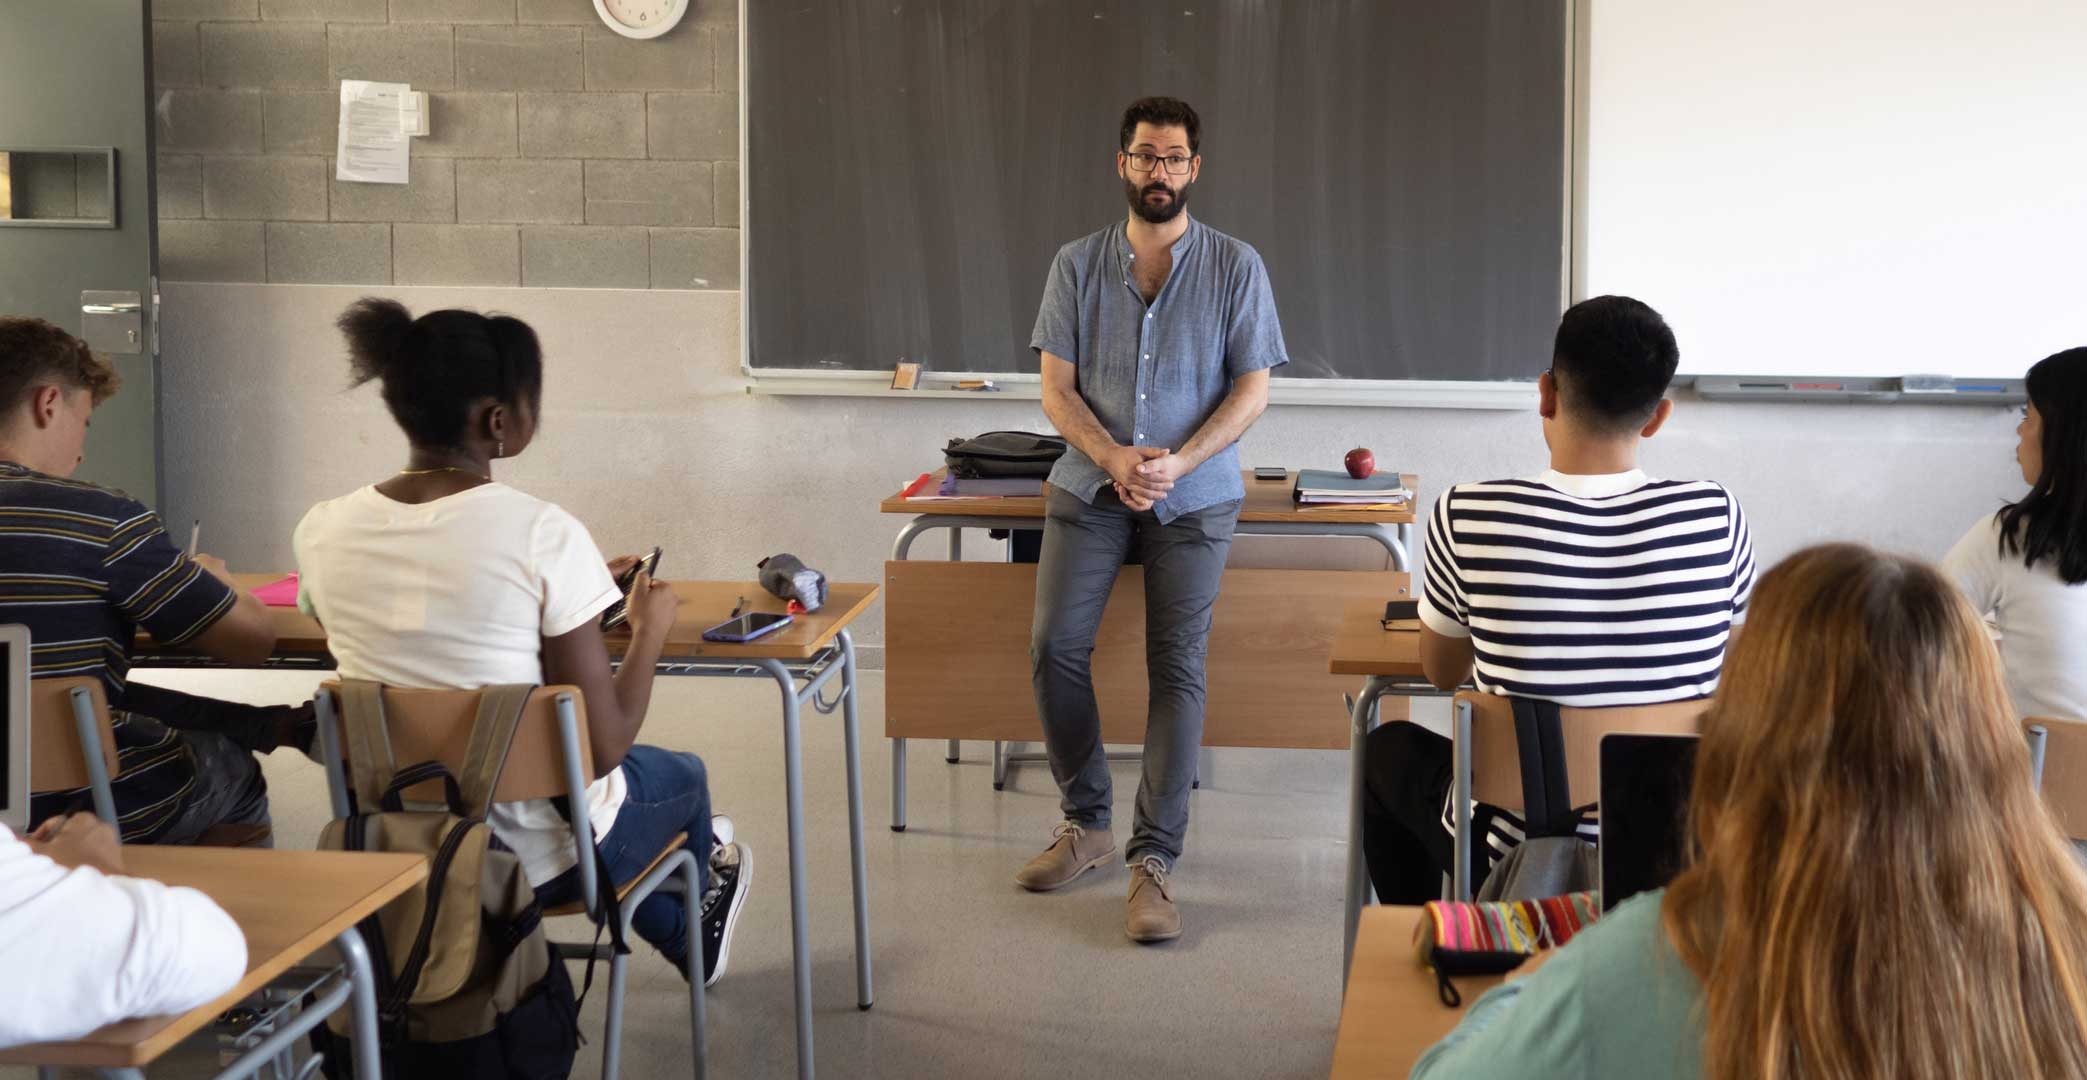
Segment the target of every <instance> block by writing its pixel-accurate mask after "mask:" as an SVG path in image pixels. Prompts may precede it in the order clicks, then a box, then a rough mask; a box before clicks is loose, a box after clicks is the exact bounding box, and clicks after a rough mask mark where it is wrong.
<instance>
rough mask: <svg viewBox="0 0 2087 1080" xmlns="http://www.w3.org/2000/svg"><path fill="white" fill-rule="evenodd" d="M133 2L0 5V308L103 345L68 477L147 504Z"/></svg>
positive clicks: (147, 366) (147, 70)
mask: <svg viewBox="0 0 2087 1080" xmlns="http://www.w3.org/2000/svg"><path fill="white" fill-rule="evenodd" d="M151 40H152V23H151V13H150V12H149V11H148V10H147V2H146V0H62V2H59V0H51V2H44V0H37V2H34V3H26V2H17V0H7V2H5V3H0V158H4V162H0V314H8V315H34V316H37V317H39V318H43V319H48V320H50V321H51V322H53V323H56V324H57V325H59V326H61V327H64V328H65V329H66V330H69V331H71V332H72V333H75V334H78V335H80V336H81V337H83V338H85V339H86V340H87V343H88V344H89V345H91V346H93V347H94V348H95V349H96V350H98V351H100V352H102V353H104V354H106V355H107V356H108V357H109V359H110V360H111V361H113V362H114V363H115V365H116V370H117V371H118V372H119V373H121V374H122V376H123V388H122V389H121V390H119V391H118V392H117V394H116V396H115V397H113V398H111V399H109V401H108V402H107V403H105V404H103V405H102V407H101V408H99V409H97V410H95V413H94V425H93V427H92V428H91V429H90V430H89V431H88V434H87V450H86V457H87V461H86V464H84V465H82V466H80V471H79V477H80V478H81V479H83V480H92V481H94V482H95V483H99V484H107V485H110V486H112V487H118V488H122V489H123V490H125V491H128V492H130V493H131V494H132V495H134V496H136V497H138V498H139V499H142V500H144V501H145V502H146V503H148V504H151V505H155V506H156V505H158V502H159V372H158V354H159V348H158V334H157V332H156V329H157V325H156V324H157V319H156V316H157V314H158V307H159V298H158V295H157V294H158V279H157V278H156V277H155V273H156V267H157V259H158V249H157V244H156V242H155V229H154V221H155V216H154V207H153V204H152V171H153V169H152V165H153V162H152V136H153V132H152V48H151Z"/></svg>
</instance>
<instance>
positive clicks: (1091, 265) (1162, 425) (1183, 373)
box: [1029, 219, 1290, 521]
mask: <svg viewBox="0 0 2087 1080" xmlns="http://www.w3.org/2000/svg"><path fill="white" fill-rule="evenodd" d="M1173 255H1174V266H1173V269H1172V271H1171V272H1169V273H1168V275H1167V283H1166V284H1165V285H1164V286H1162V287H1161V288H1160V291H1159V297H1158V298H1157V299H1155V300H1154V301H1153V302H1152V303H1151V304H1150V305H1147V304H1146V303H1145V298H1144V296H1143V295H1142V294H1140V293H1139V292H1138V286H1137V283H1136V281H1135V280H1134V279H1133V278H1132V276H1131V266H1132V263H1133V262H1134V256H1133V255H1132V253H1131V247H1130V238H1129V237H1128V236H1127V235H1126V234H1125V232H1124V223H1123V222H1120V221H1119V222H1117V223H1115V224H1113V225H1110V226H1109V227H1108V228H1105V229H1102V230H1101V231H1099V232H1095V233H1092V234H1090V235H1087V236H1084V237H1081V238H1080V239H1078V240H1075V241H1073V242H1072V243H1069V244H1067V245H1065V246H1064V247H1062V248H1060V249H1059V250H1058V257H1057V258H1056V259H1054V260H1052V262H1051V276H1050V278H1049V280H1047V281H1046V282H1045V283H1044V296H1043V304H1042V307H1041V308H1040V309H1039V310H1038V311H1037V313H1036V331H1035V333H1033V334H1032V335H1031V336H1030V340H1029V347H1030V348H1032V349H1036V350H1038V351H1039V352H1048V353H1051V354H1052V355H1054V356H1057V357H1058V358H1060V359H1062V360H1066V361H1068V362H1070V363H1071V364H1073V365H1074V366H1075V367H1077V368H1078V369H1079V373H1078V377H1079V389H1080V397H1081V398H1083V399H1085V400H1086V402H1087V407H1088V408H1089V409H1092V410H1093V411H1094V417H1095V419H1096V420H1099V421H1101V425H1102V427H1103V428H1104V429H1106V430H1107V431H1108V433H1109V437H1110V438H1112V439H1115V440H1116V441H1117V442H1118V443H1121V444H1123V445H1125V446H1158V447H1164V448H1166V449H1169V450H1179V449H1180V448H1181V446H1182V445H1183V444H1184V443H1186V442H1188V440H1189V438H1190V437H1191V436H1193V435H1195V433H1196V432H1197V430H1198V429H1200V428H1201V427H1202V426H1203V424H1204V422H1205V421H1207V420H1209V419H1210V416H1211V414H1212V413H1214V412H1216V411H1217V408H1218V406H1219V405H1220V404H1221V403H1223V401H1224V400H1225V396H1226V395H1227V394H1229V393H1231V390H1232V381H1233V380H1234V379H1237V378H1239V377H1240V376H1242V375H1246V374H1249V373H1251V372H1255V371H1261V370H1263V369H1265V368H1272V367H1277V366H1280V365H1282V364H1287V363H1289V362H1290V354H1289V353H1288V352H1287V351H1286V350H1285V349H1284V348H1283V328H1282V324H1281V323H1280V322H1279V321H1278V320H1277V318H1276V314H1275V294H1274V293H1273V291H1271V290H1270V289H1269V287H1268V271H1267V270H1266V269H1265V268H1264V267H1263V266H1262V265H1261V255H1260V253H1259V252H1257V251H1255V250H1254V249H1253V247H1252V246H1251V245H1249V244H1246V243H1243V242H1241V241H1239V240H1234V239H1233V238H1231V237H1229V236H1226V235H1225V234H1224V233H1221V232H1219V231H1217V230H1216V229H1213V228H1211V227H1209V226H1207V225H1205V224H1203V223H1202V222H1200V221H1196V220H1194V219H1190V221H1189V224H1188V231H1187V232H1185V233H1182V234H1181V239H1179V240H1176V241H1175V242H1174V247H1173ZM1108 482H1109V474H1108V473H1106V472H1104V471H1103V470H1102V468H1101V466H1099V465H1096V464H1095V463H1094V461H1093V460H1092V459H1091V458H1089V457H1088V456H1087V455H1086V454H1084V453H1082V452H1080V450H1079V448H1078V447H1073V448H1071V449H1068V450H1067V451H1066V452H1065V456H1064V457H1061V458H1059V459H1058V464H1057V465H1056V466H1055V467H1054V468H1053V469H1052V470H1051V483H1052V484H1054V485H1056V486H1057V487H1060V488H1063V489H1065V490H1066V491H1068V492H1070V493H1072V494H1073V495H1076V496H1078V497H1079V498H1080V499H1081V500H1082V501H1084V502H1087V503H1092V502H1093V501H1094V496H1095V494H1096V493H1097V492H1099V491H1100V490H1101V489H1102V487H1103V486H1105V485H1106V484H1108ZM1245 497H1246V489H1245V486H1244V485H1243V484H1242V483H1241V482H1240V479H1239V451H1238V448H1237V447H1236V446H1227V447H1225V448H1224V449H1223V450H1222V451H1219V452H1218V453H1216V454H1213V455H1211V457H1210V459H1209V460H1208V461H1205V462H1204V463H1203V464H1202V465H1200V466H1197V468H1196V470H1195V471H1194V472H1191V473H1189V474H1188V475H1187V476H1184V477H1182V478H1181V479H1180V480H1179V481H1177V482H1176V483H1175V485H1174V490H1173V491H1172V492H1170V493H1168V496H1167V497H1166V498H1165V499H1163V500H1161V501H1160V502H1159V503H1158V504H1157V505H1156V506H1154V507H1153V512H1154V513H1155V514H1157V515H1158V516H1159V519H1160V520H1161V521H1173V520H1174V519H1175V518H1178V517H1180V516H1181V515H1183V514H1190V513H1194V512H1195V511H1197V510H1202V509H1205V508H1207V507H1211V506H1216V505H1218V504H1220V503H1226V502H1231V501H1233V500H1236V499H1243V498H1245Z"/></svg>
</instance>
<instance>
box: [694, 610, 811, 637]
mask: <svg viewBox="0 0 2087 1080" xmlns="http://www.w3.org/2000/svg"><path fill="white" fill-rule="evenodd" d="M788 625H790V616H788V615H779V614H777V613H775V612H773V611H749V612H747V613H746V614H744V615H741V616H740V617H738V618H736V619H732V620H729V621H726V622H721V623H719V624H717V625H716V626H713V627H711V628H710V629H708V630H705V631H703V640H704V641H717V642H724V643H726V644H737V643H739V642H746V641H752V640H754V639H755V638H757V637H761V636H763V635H766V634H772V633H775V632H776V631H777V630H781V629H782V628H783V627H785V626H788Z"/></svg>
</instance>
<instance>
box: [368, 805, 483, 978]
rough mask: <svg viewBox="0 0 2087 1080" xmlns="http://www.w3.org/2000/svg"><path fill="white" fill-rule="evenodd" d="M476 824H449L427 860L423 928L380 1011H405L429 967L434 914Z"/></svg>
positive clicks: (414, 940) (440, 907)
mask: <svg viewBox="0 0 2087 1080" xmlns="http://www.w3.org/2000/svg"><path fill="white" fill-rule="evenodd" d="M473 824H474V823H473V822H470V821H458V822H457V823H456V824H454V825H452V826H450V828H449V834H448V835H446V836H444V837H443V838H442V846H441V847H440V848H437V849H436V850H435V855H434V858H432V859H430V860H429V861H428V886H427V888H428V899H427V906H426V907H425V908H424V909H423V910H422V911H421V913H420V932H419V933H418V934H416V935H414V938H413V946H412V948H410V949H409V950H407V952H406V962H405V963H404V964H403V965H401V966H400V967H399V974H398V980H397V981H396V982H395V983H394V984H393V985H392V987H391V988H390V989H391V992H390V993H389V994H387V995H383V996H381V997H380V998H379V999H378V1002H377V1011H378V1013H379V1014H380V1015H398V1014H400V1013H403V1012H404V1011H405V1008H406V1002H407V999H409V998H411V997H412V996H413V988H414V987H416V986H418V985H420V973H421V970H422V969H423V968H425V967H427V963H428V953H429V952H430V951H431V949H432V947H433V945H434V939H435V918H436V916H437V915H439V914H440V913H441V911H442V893H443V890H444V887H445V886H446V885H447V884H448V882H449V867H450V864H452V863H454V862H456V858H457V849H458V848H460V847H462V846H463V844H464V839H465V838H466V837H468V836H469V835H470V834H471V828H472V826H473Z"/></svg>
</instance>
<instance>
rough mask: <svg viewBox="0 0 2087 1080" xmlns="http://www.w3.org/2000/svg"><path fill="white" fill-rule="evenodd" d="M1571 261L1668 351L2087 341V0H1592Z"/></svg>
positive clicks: (1727, 366) (1925, 353)
mask: <svg viewBox="0 0 2087 1080" xmlns="http://www.w3.org/2000/svg"><path fill="white" fill-rule="evenodd" d="M1581 11H1582V13H1583V16H1590V17H1591V26H1590V29H1589V38H1588V46H1587V47H1588V56H1587V63H1588V69H1587V93H1588V114H1587V118H1586V128H1585V131H1586V154H1587V158H1586V169H1587V185H1586V194H1585V213H1586V232H1585V234H1584V235H1585V241H1584V243H1585V248H1584V251H1583V253H1582V254H1583V256H1584V259H1585V263H1584V266H1585V278H1584V280H1583V282H1582V288H1581V290H1580V291H1581V292H1583V293H1584V295H1588V296H1596V295H1600V294H1602V293H1627V294H1629V295H1632V296H1636V297H1638V298H1639V299H1641V300H1644V301H1645V302H1647V303H1649V304H1651V305H1652V306H1654V307H1656V308H1658V309H1659V310H1660V311H1661V312H1662V313H1664V314H1665V315H1666V316H1667V318H1668V320H1669V322H1671V323H1672V324H1673V326H1674V330H1675V334H1676V336H1677V337H1678V338H1679V339H1680V342H1681V370H1682V371H1683V372H1684V373H1690V374H1706V375H1708V374H1721V375H1805V374H1819V375H1872V376H1895V375H1904V374H1911V373H1933V374H1947V375H1955V376H1973V377H1976V376H2005V377H2019V376H2020V375H2021V374H2022V372H2023V371H2024V370H2025V369H2026V368H2027V367H2028V366H2029V365H2030V364H2031V363H2034V362H2035V361H2037V360H2039V359H2041V358H2043V357H2045V356H2048V355H2049V354H2051V353H2053V352H2057V351H2058V350H2060V349H2063V348H2068V347H2071V346H2075V345H2082V344H2087V3H2083V2H2081V0H2045V2H2037V0H1982V2H1980V3H1975V4H1968V3H1964V2H1963V0H1893V2H1874V0H1864V2H1859V3H1858V2H1846V0H1831V2H1825V3H1822V2H1819V0H1753V2H1749V3H1744V4H1737V3H1731V2H1729V0H1719V2H1712V0H1585V2H1583V4H1582V7H1581Z"/></svg>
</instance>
